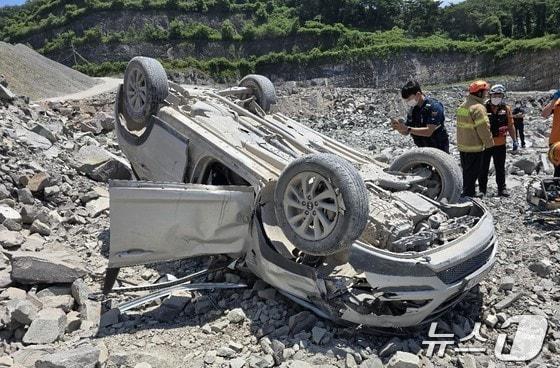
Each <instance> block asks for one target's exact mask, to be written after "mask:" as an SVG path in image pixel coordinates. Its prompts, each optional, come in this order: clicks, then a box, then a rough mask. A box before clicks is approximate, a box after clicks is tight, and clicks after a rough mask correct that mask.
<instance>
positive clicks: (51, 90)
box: [0, 42, 98, 100]
mask: <svg viewBox="0 0 560 368" xmlns="http://www.w3.org/2000/svg"><path fill="white" fill-rule="evenodd" d="M0 74H4V76H5V77H6V79H7V80H8V83H9V88H10V89H11V90H12V91H13V92H14V93H16V94H18V95H25V96H29V97H30V98H31V99H33V100H37V99H42V98H48V97H56V96H61V95H67V94H71V93H76V92H80V91H83V90H85V89H88V88H91V87H92V86H94V85H95V84H97V83H98V82H97V80H96V79H95V78H91V77H88V76H87V75H85V74H82V73H80V72H78V71H76V70H74V69H71V68H69V67H67V66H65V65H62V64H59V63H57V62H55V61H53V60H50V59H47V58H46V57H44V56H42V55H40V54H39V53H37V52H36V51H34V50H32V49H30V48H29V47H27V46H25V45H21V44H18V45H10V44H8V43H5V42H0Z"/></svg>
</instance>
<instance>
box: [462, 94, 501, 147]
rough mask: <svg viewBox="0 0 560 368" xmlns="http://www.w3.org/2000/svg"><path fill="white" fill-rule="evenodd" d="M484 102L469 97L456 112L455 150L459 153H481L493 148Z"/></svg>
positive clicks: (471, 96) (474, 97)
mask: <svg viewBox="0 0 560 368" xmlns="http://www.w3.org/2000/svg"><path fill="white" fill-rule="evenodd" d="M489 124H490V121H489V120H488V115H487V113H486V107H485V106H484V101H483V100H482V99H481V98H477V97H476V96H473V95H469V96H468V97H467V99H466V100H465V102H464V103H463V104H462V105H461V106H460V107H459V109H458V110H457V148H458V149H459V151H460V152H482V151H484V150H485V149H486V148H490V147H493V146H494V141H493V139H492V133H491V132H490V125H489Z"/></svg>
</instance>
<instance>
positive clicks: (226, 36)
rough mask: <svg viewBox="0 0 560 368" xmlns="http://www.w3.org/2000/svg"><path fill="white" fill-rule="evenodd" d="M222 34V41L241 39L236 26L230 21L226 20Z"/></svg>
mask: <svg viewBox="0 0 560 368" xmlns="http://www.w3.org/2000/svg"><path fill="white" fill-rule="evenodd" d="M221 34H222V40H228V41H231V40H235V39H237V38H239V34H238V33H237V30H236V29H235V26H234V25H233V23H232V22H231V21H230V20H229V19H226V20H225V21H224V22H223V23H222V29H221Z"/></svg>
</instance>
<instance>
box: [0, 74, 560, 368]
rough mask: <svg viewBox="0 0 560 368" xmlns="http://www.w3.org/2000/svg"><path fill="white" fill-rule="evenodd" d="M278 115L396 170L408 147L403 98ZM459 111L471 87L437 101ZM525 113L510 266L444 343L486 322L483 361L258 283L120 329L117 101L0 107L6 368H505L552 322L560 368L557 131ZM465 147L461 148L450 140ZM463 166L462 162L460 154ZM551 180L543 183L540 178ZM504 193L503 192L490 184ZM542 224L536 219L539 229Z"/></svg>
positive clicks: (186, 300) (132, 276) (510, 220)
mask: <svg viewBox="0 0 560 368" xmlns="http://www.w3.org/2000/svg"><path fill="white" fill-rule="evenodd" d="M279 92H280V101H279V104H278V109H279V110H280V111H282V112H284V113H286V114H289V115H291V116H295V117H297V118H299V119H301V120H302V121H304V122H305V123H306V124H309V125H310V126H312V127H313V128H315V129H318V130H320V131H322V132H324V133H326V134H328V135H329V136H332V137H335V138H337V139H340V140H342V141H344V142H346V143H348V144H350V145H352V146H355V147H360V148H362V149H363V150H369V151H370V152H371V154H372V155H375V156H376V157H377V158H378V159H380V160H383V161H390V160H391V159H392V158H393V157H395V156H396V155H397V154H398V153H400V152H402V151H404V150H406V149H407V148H408V147H411V141H410V139H409V138H407V137H401V136H399V135H398V134H397V133H395V132H392V131H390V130H389V124H388V118H389V117H391V116H396V115H400V114H402V113H403V106H402V105H401V102H400V99H399V98H398V95H397V94H396V92H397V91H382V90H366V89H341V88H336V89H335V88H330V87H327V86H315V87H310V88H302V87H299V86H298V85H297V84H296V83H287V84H285V85H283V86H282V88H281V89H280V91H279ZM431 94H432V95H433V96H435V97H437V98H440V99H441V100H442V101H443V102H444V104H445V106H446V107H447V108H448V110H449V111H448V120H449V122H448V126H449V127H450V129H449V130H450V132H453V130H454V129H453V128H452V127H451V126H452V124H451V122H452V120H453V110H454V109H455V107H456V106H457V105H458V104H459V103H460V101H461V99H462V96H463V86H441V87H434V88H432V93H431ZM538 95H539V94H537V93H526V94H522V95H519V96H516V97H520V98H525V99H526V100H527V101H528V106H529V110H530V116H529V118H528V122H527V124H526V126H527V130H528V134H527V135H528V138H527V140H528V148H527V149H525V150H521V151H520V152H518V153H516V154H510V155H509V156H508V164H507V165H508V172H509V173H510V175H509V178H508V183H509V184H508V185H509V188H510V190H511V192H512V197H511V198H507V199H504V198H498V197H495V196H490V197H488V198H485V199H484V201H485V203H486V204H487V205H488V206H489V207H490V209H491V211H492V213H493V214H494V216H495V221H496V229H497V232H498V239H499V244H500V248H499V253H498V262H497V264H496V267H495V268H494V269H493V271H492V273H491V275H490V277H489V278H488V279H486V280H485V281H484V282H482V284H481V285H480V287H479V288H477V289H476V290H473V291H471V292H470V293H469V295H468V296H467V297H466V298H465V299H464V300H463V301H462V302H461V303H459V304H458V305H457V306H456V307H455V308H454V309H453V310H451V311H450V312H449V313H447V314H446V315H444V316H443V317H442V318H441V319H440V320H439V321H438V322H439V328H438V333H453V334H455V336H456V337H457V338H461V337H464V336H467V335H469V333H471V331H472V330H473V328H475V324H476V323H477V322H480V323H481V325H482V326H481V328H480V333H481V335H482V336H483V337H485V338H487V341H486V342H484V343H477V342H474V341H471V342H469V343H468V346H475V345H476V346H479V345H480V346H483V347H484V348H485V349H486V350H485V352H484V353H478V354H474V353H472V354H461V353H456V352H454V351H453V350H452V349H451V348H450V349H448V350H447V352H446V354H444V355H443V356H442V357H437V356H435V357H427V351H426V346H424V345H422V341H423V340H424V339H425V338H426V337H427V335H428V327H429V326H422V327H419V328H417V329H413V330H406V331H393V335H386V334H381V333H380V332H379V331H372V330H370V329H367V328H360V329H356V327H354V326H351V327H344V326H339V325H335V324H333V323H331V322H328V321H324V320H321V319H319V318H317V317H315V316H314V315H313V314H311V313H309V312H308V311H306V310H304V309H302V308H301V307H299V306H296V305H294V304H293V303H292V302H291V301H289V300H287V299H286V298H284V297H283V296H281V295H280V294H278V293H277V292H276V291H275V290H274V289H271V288H270V286H268V285H266V284H265V283H264V282H262V281H260V280H256V279H255V278H254V277H252V276H250V275H247V274H236V273H233V272H230V273H226V274H223V273H220V274H213V275H211V279H212V280H220V279H225V280H228V281H233V282H238V281H239V282H245V283H246V284H247V285H248V288H246V289H239V290H228V291H214V292H211V293H210V292H195V293H177V294H174V295H173V296H171V297H169V298H167V299H165V300H163V301H157V302H153V303H152V304H149V305H147V306H145V307H143V308H142V309H139V310H135V311H132V312H128V313H126V314H123V315H120V314H119V313H118V312H117V311H116V310H115V309H112V308H114V307H115V305H116V304H117V303H118V302H119V301H120V300H121V299H123V298H125V297H128V298H130V297H132V296H133V295H137V294H132V293H129V294H126V295H124V296H121V297H119V298H115V299H113V300H109V301H104V302H102V303H101V302H100V301H99V298H92V297H89V298H88V295H89V296H95V293H97V292H99V291H100V287H101V283H102V280H103V276H104V272H105V268H106V265H107V259H106V256H107V249H108V243H109V217H108V216H109V212H108V207H109V203H108V192H107V184H106V183H107V181H108V179H109V178H113V179H114V178H121V179H126V178H129V177H130V176H131V173H130V171H129V169H128V167H127V164H126V161H125V160H124V159H123V158H122V157H121V156H120V153H119V149H118V144H117V141H116V137H115V134H114V132H113V128H114V120H113V118H112V104H113V102H114V98H115V96H114V94H112V93H111V94H106V95H102V96H99V97H95V98H92V99H89V100H83V101H77V102H68V103H60V102H50V103H45V104H42V105H41V104H38V105H28V104H26V103H25V102H24V101H22V100H16V101H13V102H11V103H8V102H6V101H3V102H0V139H1V144H0V179H1V180H0V183H1V184H0V223H1V224H2V225H0V245H1V248H0V250H2V253H3V255H1V256H0V367H38V368H45V367H94V366H99V367H131V368H132V367H134V368H149V367H153V368H160V367H161V368H165V367H232V368H241V367H251V368H261V367H272V366H281V367H298V368H303V367H311V366H322V367H378V368H380V367H384V366H385V367H391V368H409V367H410V368H416V367H468V368H475V367H489V368H491V367H506V366H519V367H522V366H526V364H525V363H507V364H506V363H504V362H501V361H499V360H498V359H497V358H496V357H495V354H494V346H495V343H496V339H497V336H498V334H499V333H503V332H504V331H505V332H508V333H509V336H510V339H511V338H512V337H513V332H514V331H515V326H513V327H511V328H509V329H500V327H501V324H502V323H503V322H504V321H505V320H506V319H507V318H508V317H510V316H514V315H519V314H531V315H542V316H545V317H546V318H547V320H548V323H549V328H548V334H547V337H546V339H545V344H544V347H543V349H542V351H541V353H540V355H539V356H538V357H537V358H536V359H534V360H533V361H532V362H530V363H529V366H530V367H539V368H540V367H557V366H558V363H559V362H560V318H559V315H560V304H559V300H560V292H559V291H560V267H559V264H560V263H559V261H560V253H559V251H558V245H559V244H560V226H559V225H558V224H556V225H555V226H550V225H547V224H546V223H543V222H542V221H534V220H535V219H536V217H535V215H534V214H533V212H532V209H531V208H530V206H529V205H528V204H527V202H526V199H525V193H526V192H525V188H526V186H527V185H528V183H529V182H530V181H531V180H532V179H533V178H535V177H537V176H543V175H545V174H546V172H547V171H549V170H550V167H549V166H548V165H547V162H546V160H542V154H543V153H544V152H545V151H546V135H547V132H548V130H549V125H550V122H547V121H543V120H542V119H540V118H539V117H538V115H537V109H536V105H535V106H533V105H532V102H531V101H533V100H534V99H535V98H536V97H538ZM453 143H454V139H453ZM453 154H454V155H457V152H456V150H453ZM537 172H538V173H537ZM491 181H492V180H491ZM536 220H538V219H536ZM206 263H207V260H190V261H183V262H175V263H173V264H168V265H159V266H155V267H133V268H130V269H127V270H125V271H124V272H121V274H120V276H119V279H120V280H123V281H126V284H125V285H138V284H145V283H153V282H156V280H157V279H158V278H159V276H160V275H162V274H165V273H173V274H174V275H175V276H183V275H186V274H188V273H190V272H192V271H193V270H195V269H197V268H200V267H201V266H202V265H204V264H206ZM92 293H93V294H92Z"/></svg>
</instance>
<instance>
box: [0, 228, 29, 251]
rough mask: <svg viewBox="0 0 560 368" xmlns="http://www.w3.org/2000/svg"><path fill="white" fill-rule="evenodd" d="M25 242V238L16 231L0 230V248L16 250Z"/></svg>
mask: <svg viewBox="0 0 560 368" xmlns="http://www.w3.org/2000/svg"><path fill="white" fill-rule="evenodd" d="M24 242H25V237H24V236H23V235H21V233H19V232H17V231H10V230H0V247H2V248H5V249H11V248H17V247H19V246H21V245H22V244H23V243H24Z"/></svg>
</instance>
